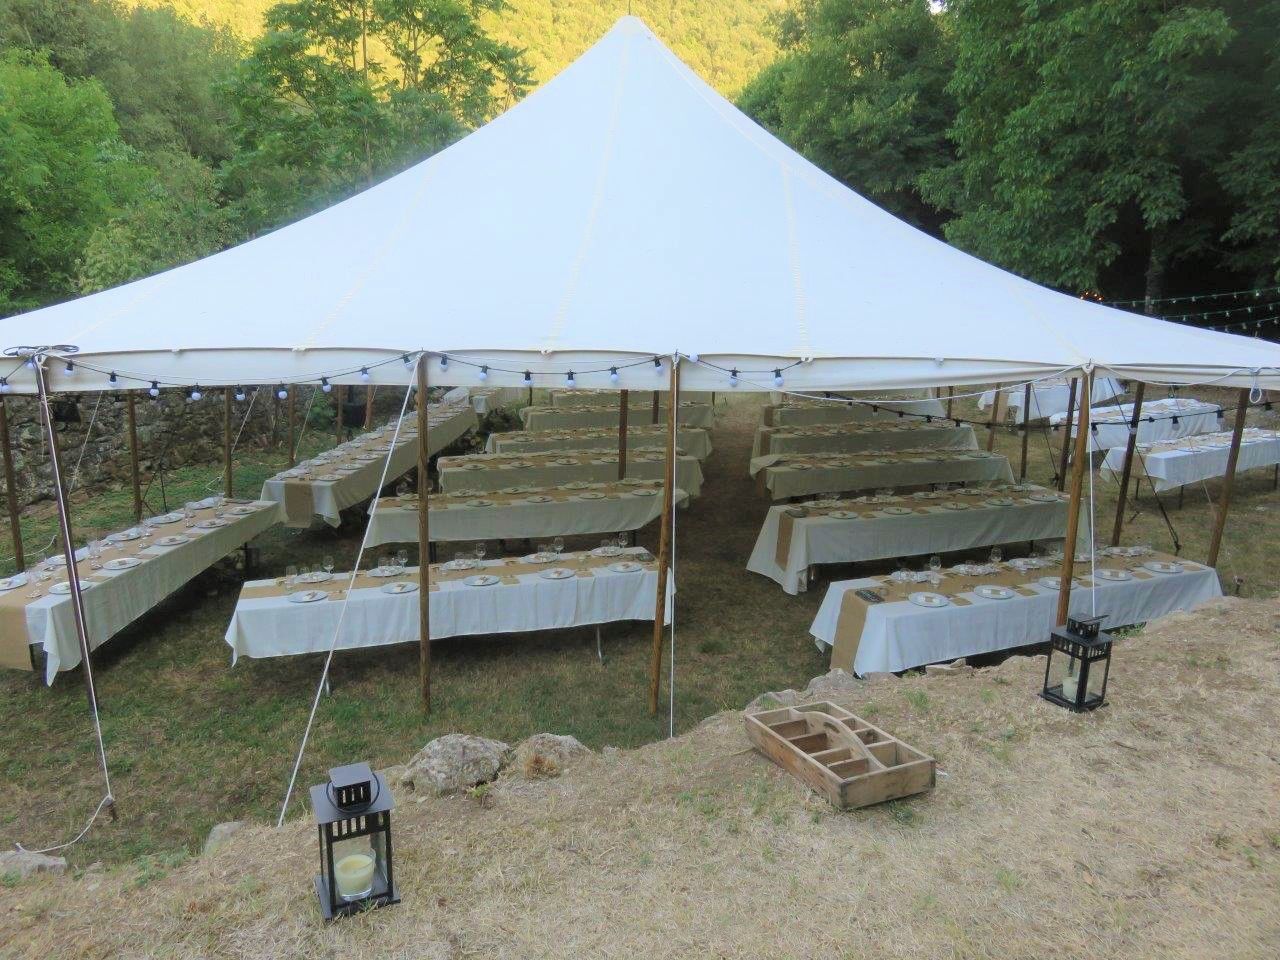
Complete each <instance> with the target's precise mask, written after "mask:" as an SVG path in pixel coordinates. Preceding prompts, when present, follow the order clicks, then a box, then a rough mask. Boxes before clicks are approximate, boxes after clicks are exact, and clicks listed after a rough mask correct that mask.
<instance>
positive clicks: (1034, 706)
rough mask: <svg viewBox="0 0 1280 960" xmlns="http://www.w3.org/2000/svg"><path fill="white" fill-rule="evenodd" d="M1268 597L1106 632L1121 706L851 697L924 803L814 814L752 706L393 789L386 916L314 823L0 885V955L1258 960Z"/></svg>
mask: <svg viewBox="0 0 1280 960" xmlns="http://www.w3.org/2000/svg"><path fill="white" fill-rule="evenodd" d="M1278 624H1280V602H1276V601H1242V600H1226V601H1220V602H1218V603H1215V604H1213V605H1210V606H1209V607H1207V608H1205V609H1203V610H1202V611H1200V612H1198V613H1196V614H1190V615H1187V614H1180V615H1176V616H1174V617H1172V618H1169V619H1167V620H1165V621H1163V622H1161V623H1160V624H1158V625H1156V626H1154V627H1153V628H1150V629H1148V630H1147V631H1145V632H1144V633H1142V634H1139V635H1137V636H1136V637H1134V638H1131V639H1128V640H1125V641H1123V642H1122V644H1121V646H1120V649H1119V651H1118V653H1117V663H1116V668H1115V670H1114V671H1113V675H1112V677H1113V679H1112V697H1111V704H1110V705H1109V706H1108V707H1106V708H1105V709H1103V710H1102V711H1100V712H1097V713H1095V714H1091V715H1084V716H1075V715H1072V714H1070V713H1067V712H1065V711H1062V710H1059V709H1057V708H1054V707H1052V706H1049V705H1048V704H1045V703H1043V702H1042V701H1040V700H1039V699H1038V698H1037V697H1036V696H1035V692H1036V689H1037V683H1038V680H1039V674H1040V671H1041V669H1042V667H1041V663H1042V661H1040V660H1038V659H1028V658H1014V659H1011V660H1009V661H1007V662H1006V663H1004V664H1002V665H1000V666H999V667H995V668H988V669H985V670H980V671H975V672H971V673H962V674H959V675H956V676H927V677H926V676H919V675H917V676H913V677H911V678H908V679H905V680H902V681H886V682H881V683H877V684H872V685H869V686H868V687H866V688H865V695H864V696H862V697H859V698H858V699H857V700H854V701H850V702H849V703H848V705H849V706H850V707H852V708H853V709H855V710H856V711H859V712H861V713H864V714H867V713H871V714H874V716H875V717H876V720H877V722H878V723H880V724H881V725H883V726H885V727H887V728H888V729H890V730H892V731H894V732H896V733H898V734H899V735H901V736H902V737H904V738H905V739H907V740H908V741H909V742H911V743H913V744H916V745H918V746H920V747H921V748H923V749H925V750H927V751H930V752H932V753H933V754H934V755H935V756H936V757H937V758H938V760H939V767H940V770H941V771H943V775H942V776H940V777H939V781H938V787H937V789H936V790H935V791H934V792H932V793H930V794H927V795H923V796H920V797H917V798H915V799H911V800H907V801H901V802H898V803H893V804H888V805H885V806H882V807H879V808H871V809H868V810H864V811H858V812H853V813H847V814H839V813H836V812H834V811H832V810H831V809H830V808H829V807H827V806H826V805H825V804H824V803H823V802H821V801H819V800H817V799H815V797H814V796H812V795H811V794H809V793H808V792H807V791H806V790H805V789H804V788H802V787H801V786H800V785H798V783H796V782H795V781H794V780H792V779H790V778H789V777H788V776H787V775H785V774H784V773H782V772H781V771H780V770H779V769H777V768H775V767H773V766H772V765H771V764H769V763H768V762H767V761H765V760H763V759H762V758H761V757H759V756H758V755H756V754H754V753H753V752H752V751H751V750H749V748H748V745H747V741H746V738H745V736H744V734H743V732H742V729H741V721H740V719H739V717H740V715H738V714H736V713H733V714H722V715H720V716H717V717H714V718H712V719H711V720H710V721H708V722H707V723H705V724H702V725H701V726H698V727H696V728H694V729H693V730H691V731H689V732H688V733H686V734H685V735H683V736H682V737H680V738H679V739H677V740H673V741H669V742H665V743H661V744H655V745H651V746H648V747H643V748H640V749H638V750H635V751H631V752H625V753H619V752H611V753H608V754H605V755H600V756H597V757H595V758H592V759H590V760H588V761H586V762H584V763H583V764H580V765H578V766H576V767H573V768H571V769H569V770H568V771H566V772H565V773H564V774H563V775H562V776H561V777H559V778H555V779H540V780H536V781H528V780H525V779H523V778H522V777H520V776H519V774H518V773H513V774H510V775H508V776H504V777H503V779H501V780H499V782H498V783H497V784H496V785H495V786H494V788H493V789H492V791H490V795H489V796H490V798H491V801H492V802H491V803H490V804H488V805H487V806H485V805H481V804H477V803H475V802H474V801H472V800H470V799H468V798H465V797H448V798H430V799H425V800H418V799H417V798H416V797H412V796H402V797H400V803H401V805H400V808H399V810H398V812H397V814H396V830H397V850H398V852H399V856H398V872H399V875H400V877H401V884H402V891H403V894H404V902H403V903H402V904H401V905H400V906H398V907H395V908H392V909H386V910H381V911H375V912H373V913H370V914H368V915H366V916H364V917H361V918H356V919H352V920H349V921H347V922H343V923H339V924H333V925H330V926H324V925H323V924H322V923H321V922H320V921H319V919H318V914H317V911H316V908H315V906H314V904H313V903H312V900H311V897H312V894H311V890H310V873H311V871H312V869H313V863H314V854H313V851H312V844H313V843H314V833H313V830H312V828H311V827H310V826H309V825H308V824H307V823H306V822H305V821H304V820H297V821H294V822H292V823H291V824H289V825H288V826H287V827H286V828H284V829H283V830H280V831H276V830H273V829H271V828H268V827H257V828H253V829H251V830H248V831H246V832H243V833H241V834H239V835H238V836H236V837H235V838H233V839H232V841H231V842H230V843H229V844H228V846H226V847H225V848H223V849H222V850H221V851H220V852H219V853H218V854H217V855H216V856H214V857H213V858H211V859H208V860H195V861H190V862H188V863H185V864H183V865H180V866H178V867H176V868H175V869H173V870H172V872H171V873H170V874H169V875H168V876H161V875H160V874H161V873H162V872H163V871H162V868H161V867H158V866H157V867H153V868H152V869H151V870H150V871H141V870H139V869H138V868H137V867H121V868H112V869H109V870H103V871H90V872H89V873H87V874H85V875H84V876H82V877H81V878H79V879H76V880H71V879H60V880H59V879H47V880H40V881H36V882H30V883H25V884H22V885H20V886H17V887H14V888H11V889H8V890H3V891H0V910H2V911H3V914H2V915H3V916H4V917H5V918H6V919H5V924H4V927H3V932H0V954H3V955H4V956H6V957H11V958H15V960H16V958H22V957H31V958H47V957H55V956H56V957H60V958H67V960H76V958H106V957H121V958H134V957H166V958H188V957H189V958H213V957H217V958H222V957H226V958H242V960H249V958H264V960H265V958H271V960H285V958H303V957H306V958H315V957H344V958H345V957H353V958H374V957H377V958H381V960H385V958H392V960H397V958H404V960H409V958H429V957H430V958H448V957H457V958H462V957H521V958H525V957H530V958H532V957H556V958H560V957H636V956H640V957H651V958H656V957H718V958H730V957H742V958H759V957H779V958H790V957H795V958H809V957H815V956H821V955H827V954H829V955H833V956H840V957H848V958H861V957H867V958H894V957H904V958H906V957H910V958H918V957H984V958H1025V957H1048V956H1053V957H1097V956H1113V957H1125V958H1131V957H1152V958H1156V957H1158V958H1162V960H1168V958H1203V957H1209V956H1213V957H1236V958H1255V957H1256V958H1260V960H1261V958H1273V957H1275V956H1276V949H1277V944H1280V906H1278V904H1280V810H1278V809H1277V805H1276V797H1277V796H1280V736H1278V734H1277V730H1276V727H1275V723H1274V716H1275V705H1276V702H1277V696H1278V695H1280V645H1278V644H1277V641H1276V627H1277V625H1278Z"/></svg>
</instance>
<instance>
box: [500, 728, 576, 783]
mask: <svg viewBox="0 0 1280 960" xmlns="http://www.w3.org/2000/svg"><path fill="white" fill-rule="evenodd" d="M589 756H591V750H590V749H589V748H588V747H585V746H583V745H582V743H580V742H579V741H578V739H577V738H576V737H569V736H562V735H560V734H556V733H535V734H534V735H533V736H532V737H530V738H529V739H528V740H525V741H523V742H521V743H520V744H519V745H517V746H516V760H515V767H516V769H517V770H519V771H520V773H521V774H523V775H524V777H525V778H526V779H529V780H532V779H534V778H536V777H558V776H559V775H560V774H561V773H562V772H564V771H565V770H566V769H568V768H569V767H571V766H573V765H574V764H575V763H577V762H578V761H579V760H581V759H583V758H584V757H589Z"/></svg>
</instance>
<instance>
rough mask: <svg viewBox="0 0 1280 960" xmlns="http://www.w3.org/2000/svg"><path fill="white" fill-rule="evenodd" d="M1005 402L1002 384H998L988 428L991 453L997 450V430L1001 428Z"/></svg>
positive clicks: (992, 402) (989, 450) (988, 449)
mask: <svg viewBox="0 0 1280 960" xmlns="http://www.w3.org/2000/svg"><path fill="white" fill-rule="evenodd" d="M1002 400H1004V392H1003V391H1002V390H1001V389H1000V384H998V383H997V384H996V395H995V399H994V400H992V401H991V423H990V424H989V425H988V428H987V452H988V453H990V452H991V451H992V450H994V449H995V448H996V428H997V427H998V426H1000V404H1001V401H1002Z"/></svg>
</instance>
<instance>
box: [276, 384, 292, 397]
mask: <svg viewBox="0 0 1280 960" xmlns="http://www.w3.org/2000/svg"><path fill="white" fill-rule="evenodd" d="M276 396H277V397H279V398H280V399H281V400H288V399H289V390H288V388H287V387H285V385H284V384H283V383H282V384H280V385H279V386H278V387H276Z"/></svg>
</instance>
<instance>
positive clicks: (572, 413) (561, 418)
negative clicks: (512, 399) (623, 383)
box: [520, 395, 716, 430]
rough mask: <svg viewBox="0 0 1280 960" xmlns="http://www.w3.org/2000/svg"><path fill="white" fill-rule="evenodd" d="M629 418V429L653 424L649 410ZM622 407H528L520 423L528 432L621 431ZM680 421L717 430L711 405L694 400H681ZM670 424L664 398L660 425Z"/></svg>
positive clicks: (634, 410)
mask: <svg viewBox="0 0 1280 960" xmlns="http://www.w3.org/2000/svg"><path fill="white" fill-rule="evenodd" d="M648 409H651V408H648ZM628 410H629V411H630V412H629V414H628V418H627V419H628V425H629V424H630V422H631V421H633V420H634V421H636V423H637V425H639V424H640V423H645V422H649V423H652V415H651V414H649V413H647V411H646V408H640V409H638V410H637V409H632V408H630V407H628ZM618 413H619V410H618V405H617V404H616V403H615V404H614V405H612V406H603V407H602V406H583V407H545V406H538V407H524V408H523V409H521V411H520V420H521V423H523V425H524V428H525V429H526V430H576V429H578V428H580V427H613V429H614V430H617V429H618ZM676 419H677V420H678V421H679V425H680V426H687V427H699V428H701V429H703V430H710V429H711V428H712V427H714V426H715V419H716V418H715V413H714V411H713V410H712V409H711V404H709V403H698V402H696V401H692V400H681V401H680V409H679V411H678V416H677V417H676ZM666 422H667V401H666V396H665V395H664V396H663V399H662V405H661V406H660V407H659V408H658V423H660V424H665V423H666Z"/></svg>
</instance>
